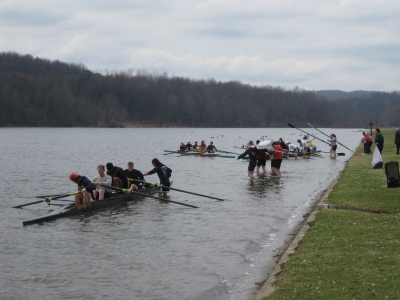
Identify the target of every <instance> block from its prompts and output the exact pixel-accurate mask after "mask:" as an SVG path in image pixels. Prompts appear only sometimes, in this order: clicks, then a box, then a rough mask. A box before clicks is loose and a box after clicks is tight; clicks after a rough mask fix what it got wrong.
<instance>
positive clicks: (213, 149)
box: [206, 141, 218, 153]
mask: <svg viewBox="0 0 400 300" xmlns="http://www.w3.org/2000/svg"><path fill="white" fill-rule="evenodd" d="M206 150H207V152H208V153H214V152H215V151H218V150H217V148H216V147H215V146H214V142H213V141H211V142H210V145H208V146H207V149H206Z"/></svg>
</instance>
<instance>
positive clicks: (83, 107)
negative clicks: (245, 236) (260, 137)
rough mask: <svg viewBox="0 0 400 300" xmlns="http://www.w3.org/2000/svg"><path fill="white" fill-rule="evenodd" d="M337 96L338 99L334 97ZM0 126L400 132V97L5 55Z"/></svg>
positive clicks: (1, 56) (0, 71)
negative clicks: (289, 126) (103, 69)
mask: <svg viewBox="0 0 400 300" xmlns="http://www.w3.org/2000/svg"><path fill="white" fill-rule="evenodd" d="M335 97H336V98H335ZM0 105H1V110H0V126H53V127H75V126H99V127H104V126H106V127H109V126H157V127H163V126H167V127H175V126H181V127H286V126H287V123H288V122H291V123H293V124H296V126H299V127H301V126H307V122H310V123H312V124H313V125H315V126H317V127H341V128H344V127H348V128H349V127H350V128H351V127H362V128H363V127H366V126H367V125H368V124H369V123H371V122H372V123H374V126H380V127H392V126H399V124H398V122H399V121H398V116H399V115H400V93H399V92H398V91H397V92H396V91H394V92H391V93H387V92H365V91H358V92H350V93H346V92H342V91H306V90H303V89H300V88H298V87H295V88H293V89H286V88H282V87H279V86H278V87H273V86H261V87H259V86H251V85H248V84H243V83H241V82H238V81H229V82H218V81H217V80H215V79H204V80H193V79H190V78H183V77H176V76H172V77H171V76H168V74H166V73H163V74H158V73H150V72H146V71H144V70H139V71H136V72H133V71H131V70H130V71H126V72H104V73H96V72H92V71H90V70H88V69H87V68H86V67H85V66H84V65H82V64H70V63H63V62H60V61H50V60H46V59H41V58H34V57H33V56H31V55H21V54H18V53H14V52H3V53H0Z"/></svg>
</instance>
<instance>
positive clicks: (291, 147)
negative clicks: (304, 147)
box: [285, 141, 300, 159]
mask: <svg viewBox="0 0 400 300" xmlns="http://www.w3.org/2000/svg"><path fill="white" fill-rule="evenodd" d="M285 144H286V145H287V147H288V149H289V152H291V153H293V156H294V159H297V157H298V156H299V153H300V149H299V147H297V146H296V145H295V144H292V143H291V142H289V141H286V143H285Z"/></svg>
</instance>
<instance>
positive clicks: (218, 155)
mask: <svg viewBox="0 0 400 300" xmlns="http://www.w3.org/2000/svg"><path fill="white" fill-rule="evenodd" d="M164 152H168V153H176V154H182V155H192V156H200V157H223V158H235V156H232V155H222V154H218V153H203V152H185V151H173V150H164Z"/></svg>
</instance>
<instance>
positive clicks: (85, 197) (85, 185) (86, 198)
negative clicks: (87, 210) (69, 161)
mask: <svg viewBox="0 0 400 300" xmlns="http://www.w3.org/2000/svg"><path fill="white" fill-rule="evenodd" d="M69 179H70V180H71V181H73V182H75V183H76V184H77V185H78V190H79V191H80V193H79V194H77V195H75V205H76V206H78V205H81V204H86V203H89V202H90V201H94V199H95V197H94V194H93V191H94V190H96V186H95V185H94V184H93V182H91V181H90V180H89V179H88V178H87V177H85V176H82V175H79V174H76V173H71V174H70V175H69Z"/></svg>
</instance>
